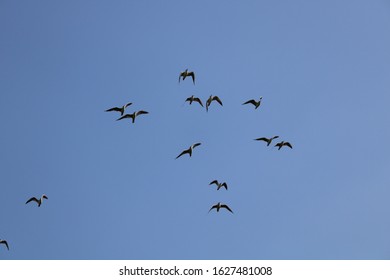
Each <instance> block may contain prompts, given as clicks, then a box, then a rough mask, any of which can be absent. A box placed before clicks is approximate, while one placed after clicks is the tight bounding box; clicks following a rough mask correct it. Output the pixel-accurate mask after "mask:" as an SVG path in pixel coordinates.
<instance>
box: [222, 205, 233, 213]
mask: <svg viewBox="0 0 390 280" xmlns="http://www.w3.org/2000/svg"><path fill="white" fill-rule="evenodd" d="M221 208H226V209H227V210H229V211H230V212H232V213H233V211H232V209H230V208H229V206H227V205H226V204H222V205H221Z"/></svg>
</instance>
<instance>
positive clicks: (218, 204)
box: [209, 202, 233, 213]
mask: <svg viewBox="0 0 390 280" xmlns="http://www.w3.org/2000/svg"><path fill="white" fill-rule="evenodd" d="M214 208H215V209H217V212H219V209H221V208H225V209H227V210H228V211H230V212H232V213H233V211H232V209H230V208H229V206H227V205H226V204H221V202H218V203H217V204H215V205H213V206H212V207H211V208H210V210H209V213H210V211H211V210H213V209H214Z"/></svg>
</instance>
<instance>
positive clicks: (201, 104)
mask: <svg viewBox="0 0 390 280" xmlns="http://www.w3.org/2000/svg"><path fill="white" fill-rule="evenodd" d="M194 101H196V102H198V103H199V104H200V106H202V107H203V103H202V101H201V100H200V99H199V98H198V97H196V98H194Z"/></svg>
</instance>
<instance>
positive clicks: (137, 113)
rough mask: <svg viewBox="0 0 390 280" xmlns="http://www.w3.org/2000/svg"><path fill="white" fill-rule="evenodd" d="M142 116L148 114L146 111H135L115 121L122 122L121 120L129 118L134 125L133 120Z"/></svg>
mask: <svg viewBox="0 0 390 280" xmlns="http://www.w3.org/2000/svg"><path fill="white" fill-rule="evenodd" d="M143 114H149V112H146V111H137V112H134V113H132V114H126V115H124V116H122V117H120V118H119V119H117V121H119V120H123V119H127V118H131V119H132V120H133V121H132V123H134V122H135V118H136V117H137V116H139V115H143Z"/></svg>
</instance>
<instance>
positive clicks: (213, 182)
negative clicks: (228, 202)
mask: <svg viewBox="0 0 390 280" xmlns="http://www.w3.org/2000/svg"><path fill="white" fill-rule="evenodd" d="M212 184H216V185H217V186H218V180H214V181H212V182H210V184H209V185H212Z"/></svg>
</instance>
